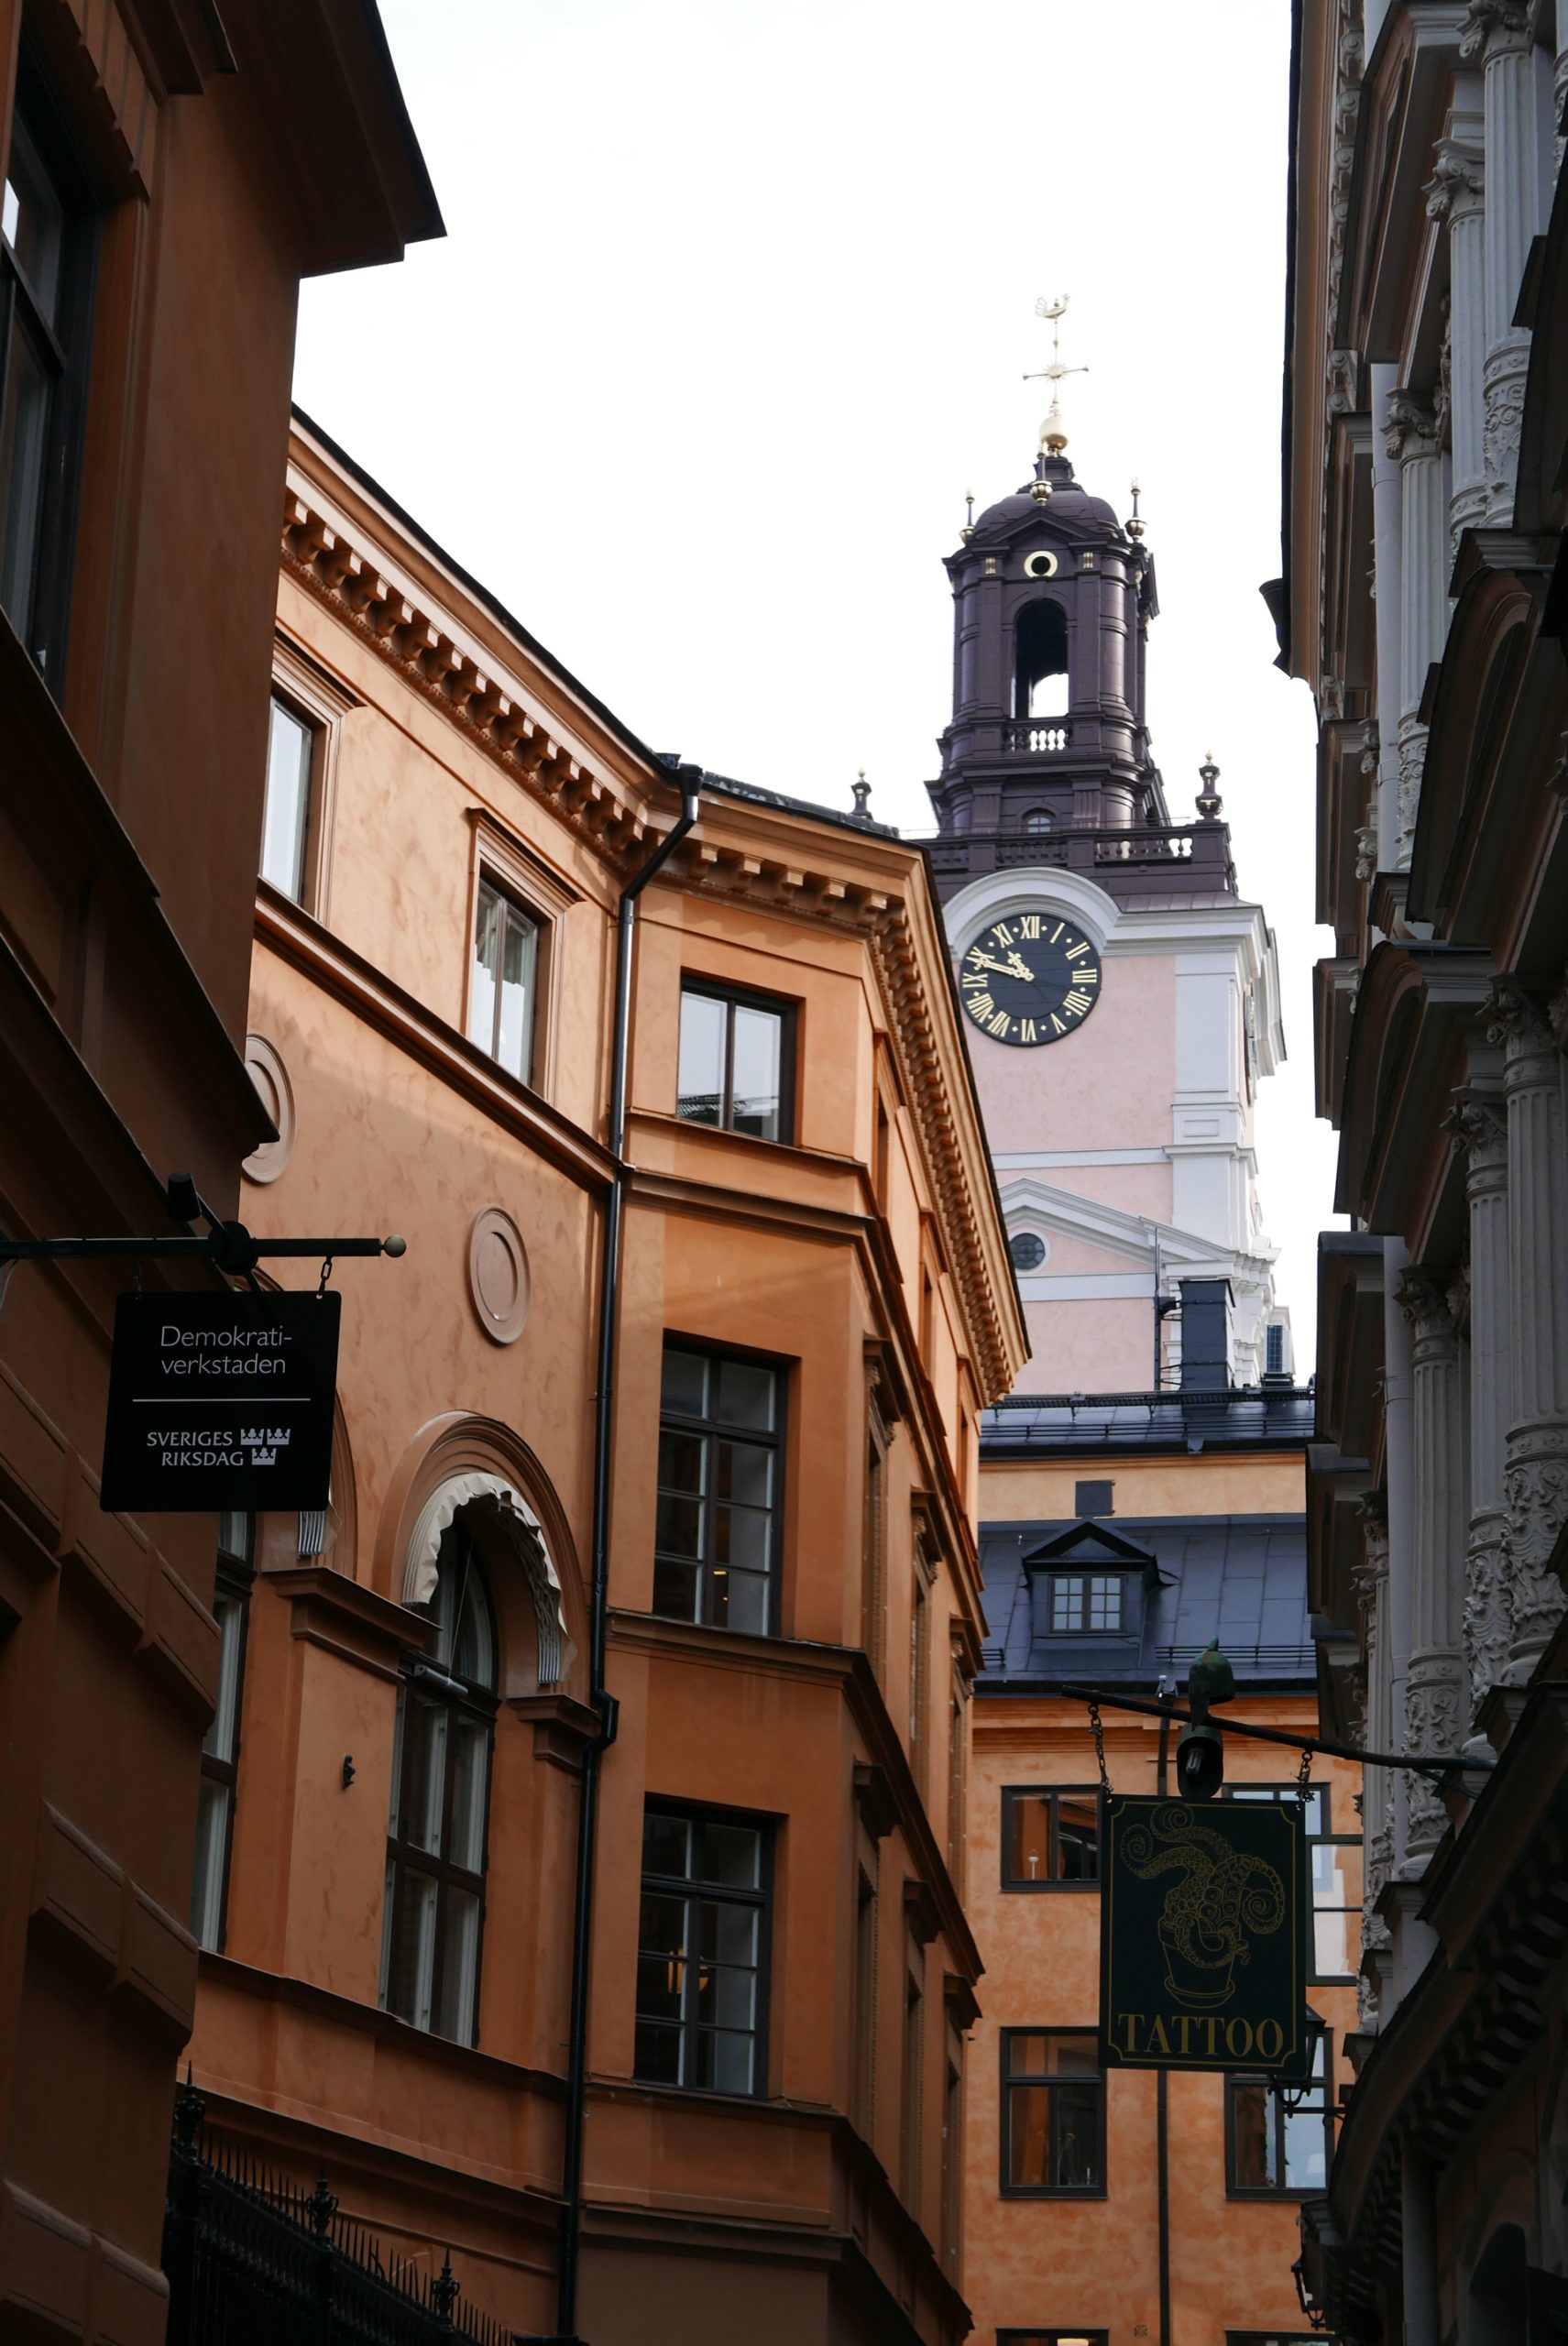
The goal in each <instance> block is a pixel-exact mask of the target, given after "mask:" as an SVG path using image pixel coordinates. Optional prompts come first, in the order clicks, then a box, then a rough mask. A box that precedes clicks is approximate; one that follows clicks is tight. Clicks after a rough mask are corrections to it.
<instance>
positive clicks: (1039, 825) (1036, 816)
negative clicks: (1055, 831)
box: [1024, 806, 1051, 831]
mask: <svg viewBox="0 0 1568 2346" xmlns="http://www.w3.org/2000/svg"><path fill="white" fill-rule="evenodd" d="M1024 828H1025V830H1026V831H1048V830H1049V829H1050V828H1051V818H1050V814H1049V811H1048V809H1047V808H1046V807H1044V806H1031V807H1030V809H1029V811H1028V813H1027V814H1026V815H1025V817H1024Z"/></svg>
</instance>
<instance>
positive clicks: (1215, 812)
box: [1198, 750, 1224, 823]
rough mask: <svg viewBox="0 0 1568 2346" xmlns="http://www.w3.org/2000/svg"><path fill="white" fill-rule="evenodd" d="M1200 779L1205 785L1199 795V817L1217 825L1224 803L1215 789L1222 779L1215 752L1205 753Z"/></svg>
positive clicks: (1199, 771)
mask: <svg viewBox="0 0 1568 2346" xmlns="http://www.w3.org/2000/svg"><path fill="white" fill-rule="evenodd" d="M1198 779H1199V781H1200V782H1201V784H1202V785H1203V787H1202V789H1201V791H1200V792H1199V793H1198V814H1199V817H1200V819H1201V821H1203V822H1205V823H1217V822H1218V821H1219V819H1220V810H1221V808H1222V807H1223V805H1224V801H1223V799H1222V797H1221V796H1220V794H1219V792H1218V791H1217V790H1216V789H1215V787H1214V784H1216V783H1217V782H1218V781H1219V779H1220V769H1219V767H1218V766H1217V765H1216V764H1215V763H1214V752H1213V751H1212V750H1206V751H1204V753H1203V762H1202V764H1201V766H1200V767H1199V769H1198Z"/></svg>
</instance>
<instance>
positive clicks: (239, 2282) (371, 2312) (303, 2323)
mask: <svg viewBox="0 0 1568 2346" xmlns="http://www.w3.org/2000/svg"><path fill="white" fill-rule="evenodd" d="M205 2110H206V2105H205V2104H204V2103H203V2099H202V2097H201V2096H200V2094H198V2093H193V2092H192V2089H191V2087H190V2084H189V2082H187V2084H186V2086H185V2088H183V2090H182V2091H181V2094H180V2095H179V2096H178V2098H177V2099H176V2101H175V2105H174V2139H173V2143H172V2145H171V2148H170V2164H169V2197H168V2199H167V2201H166V2203H165V2207H164V2219H163V2269H164V2272H165V2273H166V2274H167V2275H168V2278H169V2329H168V2332H167V2338H168V2346H279V2341H280V2340H284V2339H287V2340H288V2341H289V2346H509V2341H510V2339H511V2337H512V2335H513V2333H512V2332H510V2330H504V2329H503V2328H502V2327H501V2326H500V2324H499V2322H497V2321H494V2320H492V2319H491V2318H490V2317H489V2316H488V2314H481V2313H463V2314H461V2315H460V2314H459V2313H458V2311H457V2300H458V2297H459V2296H460V2294H461V2291H460V2289H459V2286H458V2284H457V2282H456V2280H455V2278H454V2275H453V2272H452V2259H451V2257H450V2256H448V2257H447V2258H446V2260H445V2262H444V2264H443V2267H442V2269H441V2271H440V2272H439V2273H436V2274H432V2273H428V2272H422V2271H421V2270H419V2269H418V2268H417V2267H415V2266H414V2265H413V2264H410V2263H408V2262H406V2261H404V2260H402V2259H400V2258H398V2257H396V2256H392V2255H384V2254H383V2253H382V2251H381V2247H380V2244H379V2242H378V2241H377V2240H376V2238H375V2236H374V2235H373V2234H372V2233H371V2232H370V2231H367V2229H366V2227H365V2226H364V2225H363V2224H360V2223H356V2222H355V2221H354V2220H353V2219H352V2218H350V2217H346V2216H345V2215H344V2214H343V2213H342V2211H341V2209H339V2207H338V2204H337V2199H336V2197H335V2196H334V2193H333V2192H331V2191H330V2190H329V2189H328V2188H327V2179H326V2176H324V2175H323V2176H322V2177H321V2179H320V2181H319V2182H318V2183H317V2185H316V2187H315V2189H314V2190H313V2191H311V2192H306V2191H305V2190H303V2189H302V2187H301V2186H299V2185H298V2184H295V2183H292V2182H291V2181H290V2180H289V2178H288V2177H287V2176H281V2175H278V2174H275V2173H274V2172H272V2171H271V2170H270V2169H269V2167H267V2166H266V2165H262V2164H260V2163H259V2162H258V2161H257V2160H256V2159H255V2158H253V2157H252V2156H251V2155H250V2154H249V2153H247V2152H246V2151H243V2150H240V2149H238V2148H236V2146H235V2145H233V2144H231V2143H225V2142H224V2141H223V2140H222V2138H221V2137H220V2136H218V2135H216V2134H214V2132H212V2131H211V2130H210V2129H209V2128H208V2127H207V2126H206V2124H205V2123H204V2119H205Z"/></svg>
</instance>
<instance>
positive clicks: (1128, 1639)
mask: <svg viewBox="0 0 1568 2346" xmlns="http://www.w3.org/2000/svg"><path fill="white" fill-rule="evenodd" d="M1026 1560H1032V1562H1028V1561H1026ZM980 1562H981V1574H982V1576H983V1579H984V1583H985V1617H986V1640H985V1652H984V1663H983V1669H982V1672H981V1681H980V1685H981V1692H982V1693H986V1694H995V1693H999V1692H1002V1691H1003V1690H1004V1689H1005V1687H1006V1686H1007V1685H1008V1684H1009V1683H1014V1684H1016V1683H1018V1682H1020V1681H1026V1682H1032V1683H1034V1684H1036V1685H1037V1684H1038V1683H1039V1682H1040V1681H1041V1680H1047V1681H1048V1680H1049V1679H1051V1678H1070V1679H1077V1680H1079V1681H1080V1682H1087V1683H1093V1684H1100V1683H1105V1682H1107V1681H1112V1680H1115V1681H1122V1682H1127V1683H1145V1684H1147V1685H1149V1686H1151V1687H1152V1686H1153V1685H1154V1683H1155V1682H1156V1681H1157V1679H1159V1678H1161V1677H1164V1678H1167V1679H1169V1680H1171V1681H1173V1682H1174V1683H1178V1684H1179V1685H1180V1686H1181V1687H1183V1688H1185V1686H1186V1683H1187V1672H1188V1670H1189V1668H1190V1665H1191V1663H1192V1661H1194V1659H1195V1658H1196V1656H1197V1655H1198V1654H1199V1653H1200V1652H1201V1650H1202V1649H1203V1647H1204V1646H1206V1645H1207V1644H1208V1642H1209V1640H1210V1639H1211V1638H1216V1637H1217V1638H1218V1639H1219V1640H1220V1645H1221V1648H1222V1650H1223V1652H1224V1654H1225V1656H1226V1658H1227V1660H1228V1661H1230V1663H1231V1666H1232V1668H1233V1669H1234V1672H1235V1674H1236V1681H1237V1683H1238V1685H1251V1686H1253V1687H1255V1688H1256V1689H1259V1690H1261V1689H1262V1688H1264V1687H1266V1686H1293V1685H1300V1686H1304V1687H1310V1686H1311V1685H1312V1684H1313V1683H1315V1678H1316V1668H1317V1665H1316V1656H1315V1652H1314V1649H1313V1645H1312V1633H1311V1626H1310V1620H1309V1617H1308V1612H1307V1527H1306V1518H1304V1517H1303V1516H1299V1515H1211V1516H1191V1515H1182V1516H1124V1515H1118V1516H1113V1517H1102V1518H1097V1519H1094V1520H1088V1519H1085V1520H1081V1521H1078V1522H1051V1523H1041V1522H1034V1523H987V1524H982V1525H981V1538H980ZM1060 1571H1073V1572H1091V1573H1105V1572H1117V1571H1120V1572H1123V1573H1125V1574H1126V1578H1125V1580H1124V1585H1123V1618H1124V1624H1125V1630H1124V1635H1122V1636H1121V1637H1105V1636H1098V1635H1093V1634H1089V1633H1078V1632H1074V1633H1072V1634H1069V1635H1066V1636H1062V1635H1058V1636H1056V1637H1052V1636H1051V1635H1050V1634H1049V1632H1048V1628H1047V1623H1048V1610H1047V1606H1048V1595H1049V1590H1048V1586H1047V1583H1048V1581H1049V1578H1050V1575H1051V1574H1052V1573H1053V1572H1060ZM1032 1592H1033V1593H1032Z"/></svg>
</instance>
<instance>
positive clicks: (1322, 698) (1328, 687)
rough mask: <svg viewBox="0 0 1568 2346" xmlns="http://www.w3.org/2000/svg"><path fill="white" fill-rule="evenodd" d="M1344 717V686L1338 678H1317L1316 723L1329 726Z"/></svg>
mask: <svg viewBox="0 0 1568 2346" xmlns="http://www.w3.org/2000/svg"><path fill="white" fill-rule="evenodd" d="M1343 715H1344V684H1343V679H1342V678H1340V677H1338V676H1320V677H1319V678H1318V722H1319V723H1320V724H1321V725H1330V724H1332V722H1333V721H1334V719H1335V718H1340V717H1343Z"/></svg>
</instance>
